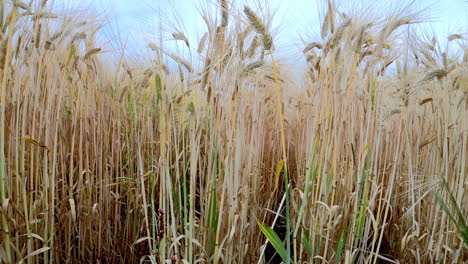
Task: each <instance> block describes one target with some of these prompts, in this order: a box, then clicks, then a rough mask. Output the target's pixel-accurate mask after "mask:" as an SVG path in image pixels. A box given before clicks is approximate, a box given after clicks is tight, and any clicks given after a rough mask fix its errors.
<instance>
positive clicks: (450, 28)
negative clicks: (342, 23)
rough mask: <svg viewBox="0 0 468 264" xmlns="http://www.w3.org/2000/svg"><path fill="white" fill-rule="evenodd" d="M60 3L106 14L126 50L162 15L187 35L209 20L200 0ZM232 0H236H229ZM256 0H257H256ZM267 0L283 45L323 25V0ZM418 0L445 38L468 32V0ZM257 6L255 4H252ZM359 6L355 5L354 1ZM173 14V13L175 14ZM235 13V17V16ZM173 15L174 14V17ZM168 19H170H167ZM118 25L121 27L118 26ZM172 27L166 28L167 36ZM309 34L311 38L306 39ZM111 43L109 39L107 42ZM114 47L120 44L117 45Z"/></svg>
mask: <svg viewBox="0 0 468 264" xmlns="http://www.w3.org/2000/svg"><path fill="white" fill-rule="evenodd" d="M55 1H56V5H60V4H62V3H66V4H65V5H66V6H68V7H69V8H71V9H73V8H74V7H81V8H83V9H86V10H87V8H89V7H91V9H92V10H95V13H96V14H97V15H98V17H101V18H105V19H106V21H107V23H106V26H105V27H104V29H103V30H102V31H101V40H107V41H111V40H113V39H115V36H116V34H117V32H119V34H120V39H122V41H123V42H125V43H127V51H129V52H130V53H132V52H138V51H139V50H141V49H146V47H147V42H148V41H151V40H155V39H157V38H158V37H159V34H160V30H159V28H158V26H157V25H158V22H159V21H160V20H161V18H166V19H165V21H168V20H167V19H173V18H174V17H178V21H177V23H175V24H172V26H177V27H178V28H180V30H182V31H184V32H189V33H188V35H189V38H195V39H196V36H197V35H199V36H201V35H202V34H203V33H204V32H205V31H206V28H205V25H204V23H203V21H202V20H201V17H200V15H199V13H198V11H197V9H198V8H199V7H200V0H95V1H91V0H82V1H77V0H55ZM234 1H235V2H236V5H237V6H240V7H242V6H243V5H244V4H247V5H250V6H253V7H255V2H256V1H253V0H251V1H248V0H234ZM217 2H218V0H207V1H203V3H205V4H204V5H205V6H213V5H214V4H216V3H217ZM229 2H232V0H231V1H229ZM257 2H258V1H257ZM260 2H263V3H265V2H267V3H268V4H269V6H270V7H272V8H273V9H275V8H276V9H277V10H278V12H277V15H276V18H275V20H274V22H273V28H276V29H277V32H279V34H274V35H276V36H281V37H280V39H279V40H278V42H279V43H280V46H281V48H282V49H285V50H289V51H293V50H299V49H298V47H300V45H301V39H300V36H302V37H304V38H305V39H306V40H309V41H312V40H313V39H311V38H313V37H314V36H316V35H317V32H318V29H319V23H318V21H319V19H318V10H317V7H318V6H323V4H324V3H325V1H323V0H289V1H288V0H283V1H281V0H260ZM337 2H339V3H342V5H344V6H345V10H346V8H349V6H351V8H352V7H353V3H358V2H363V3H367V2H370V3H377V5H379V6H383V5H391V6H393V7H401V6H402V5H403V4H404V3H407V2H408V1H402V0H387V1H384V0H375V1H370V0H368V1H364V0H363V1H361V0H360V1H337ZM414 2H415V3H414V6H415V7H416V8H418V9H422V8H425V7H429V9H428V11H427V12H426V13H425V15H424V17H425V18H428V19H430V20H431V21H433V22H431V23H428V30H429V31H431V30H435V31H436V33H437V34H438V35H439V38H445V37H446V36H447V35H448V33H467V29H468V27H467V25H468V1H467V0H442V1H424V0H415V1H414ZM254 9H255V8H254ZM355 9H356V7H355ZM174 14H175V15H174ZM231 19H232V18H231ZM172 21H173V20H172ZM166 24H167V23H166ZM117 29H118V30H117ZM167 34H169V32H166V36H167ZM308 38H309V39H308ZM108 43H109V42H108ZM114 48H116V47H115V46H114Z"/></svg>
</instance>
